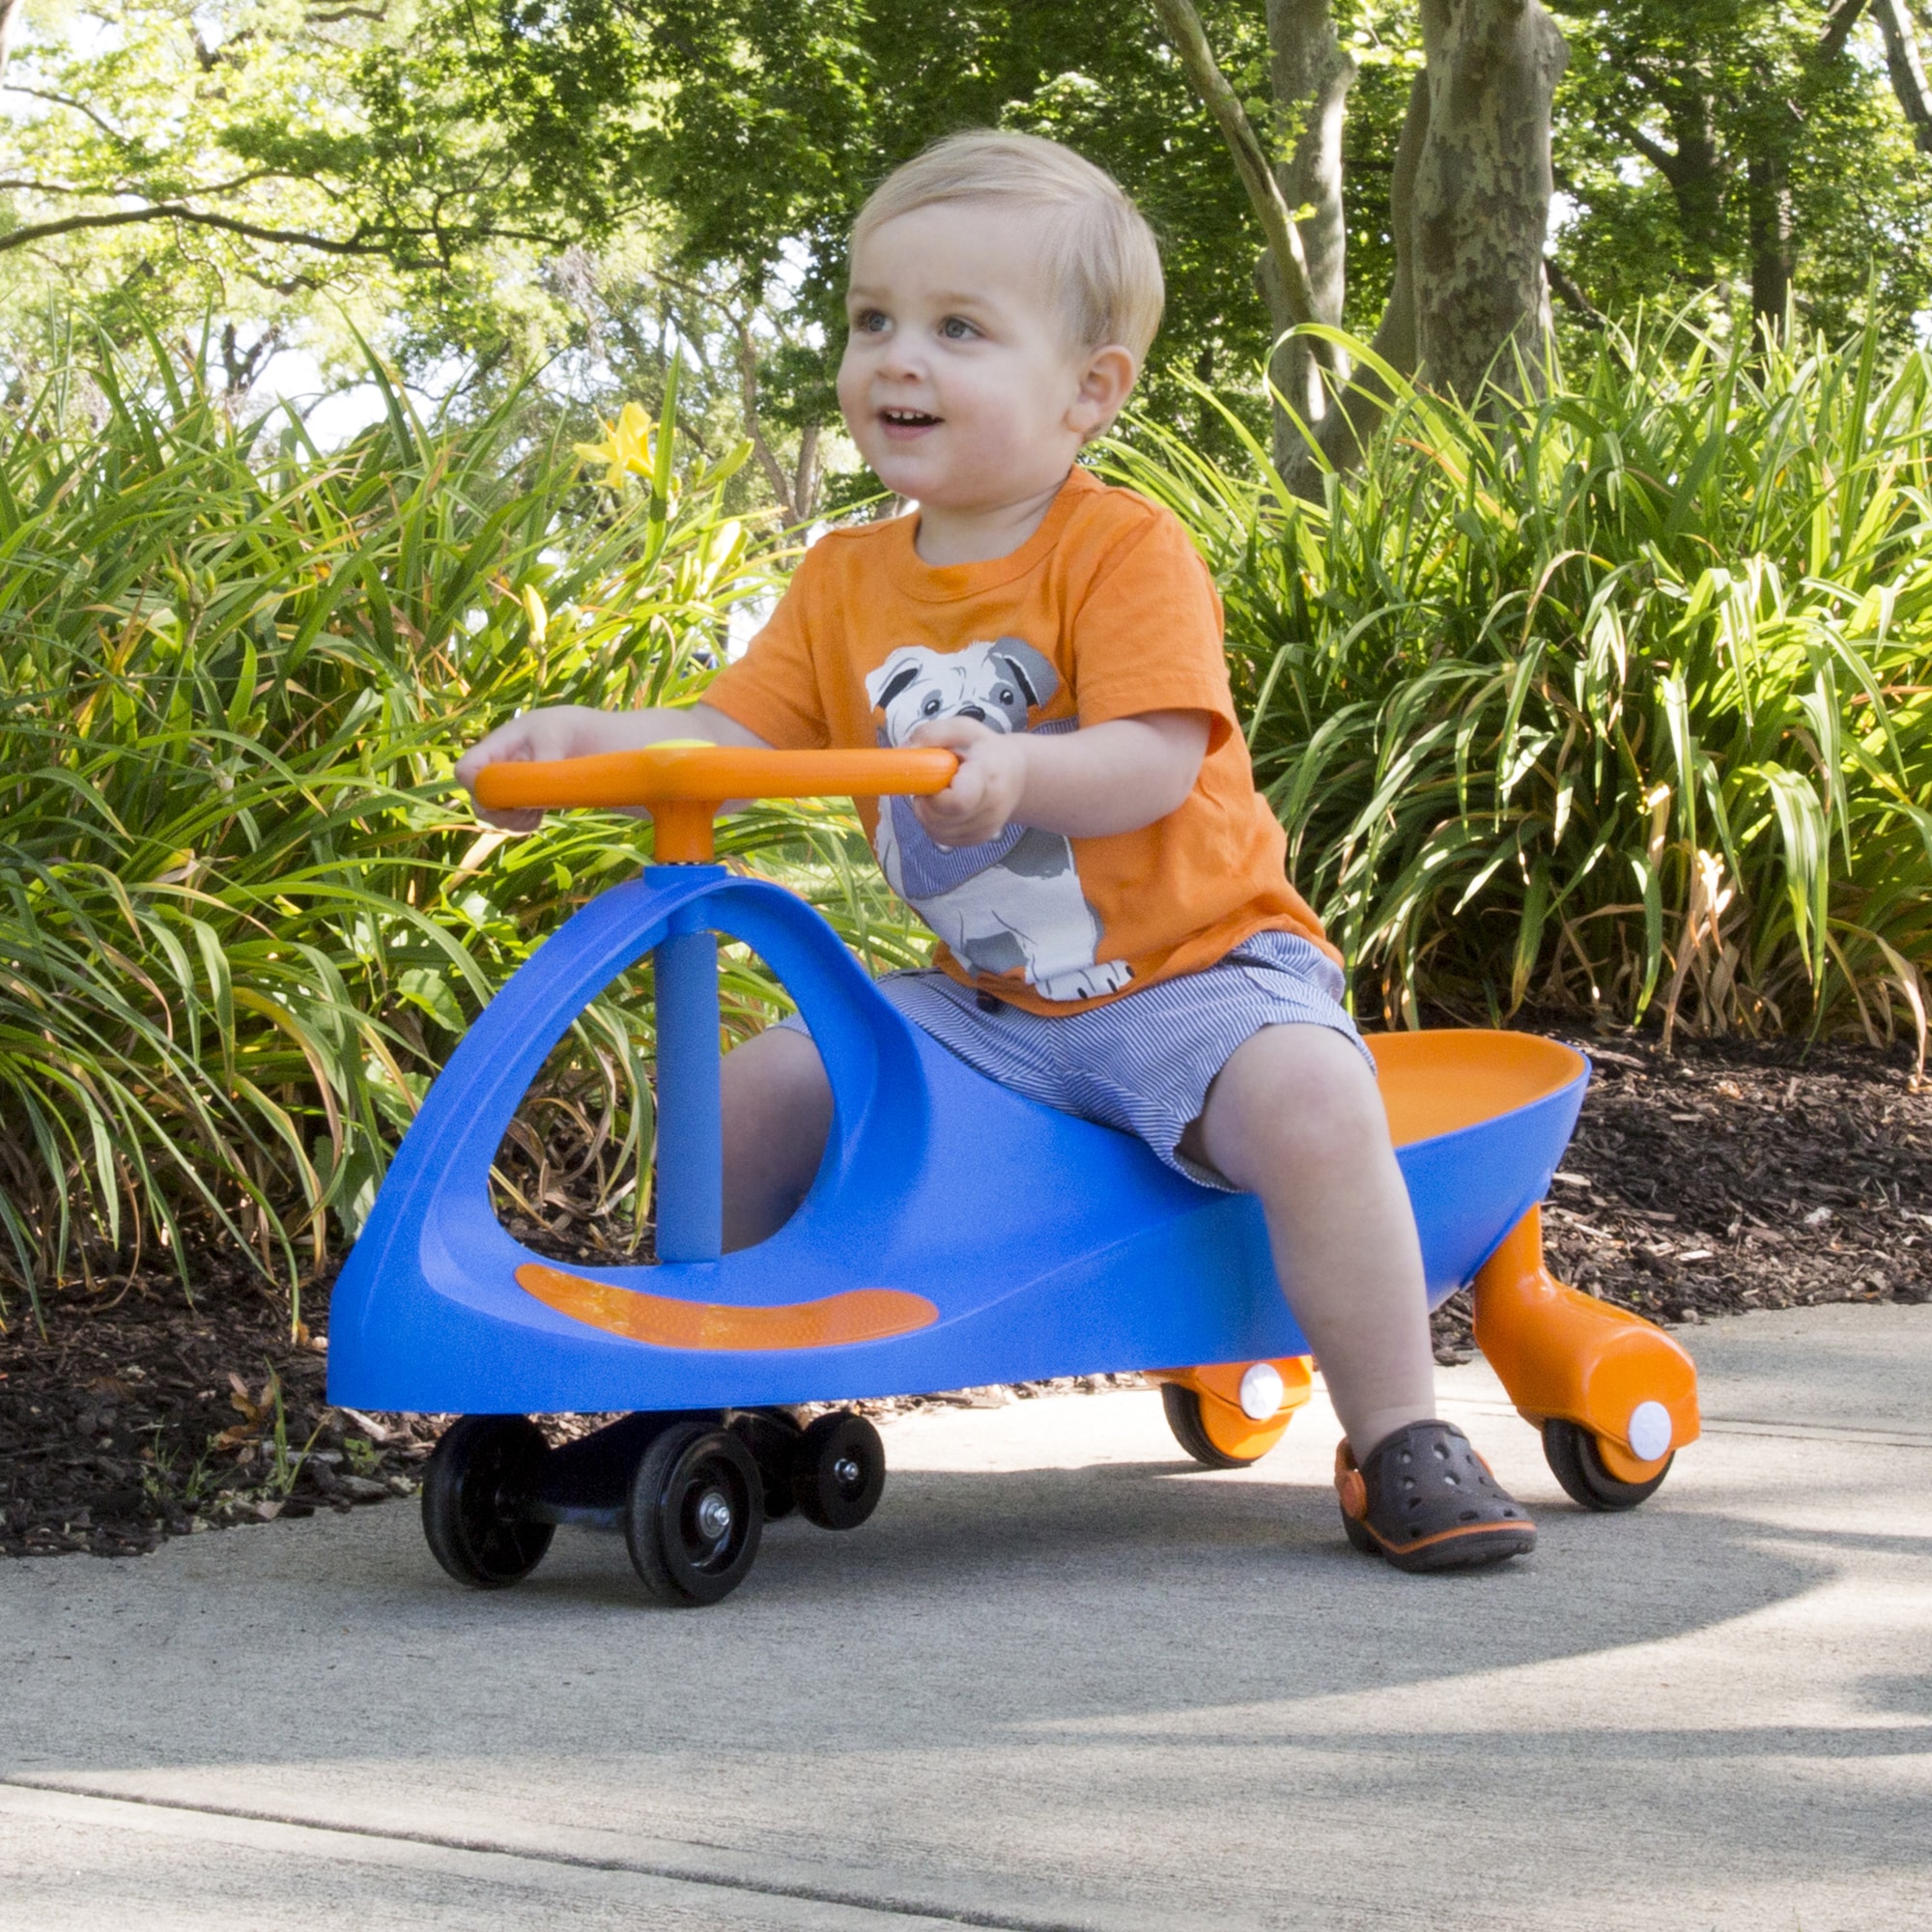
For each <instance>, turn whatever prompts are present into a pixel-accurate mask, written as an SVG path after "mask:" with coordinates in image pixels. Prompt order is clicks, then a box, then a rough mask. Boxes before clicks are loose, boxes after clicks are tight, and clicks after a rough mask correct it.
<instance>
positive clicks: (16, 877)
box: [0, 352, 906, 1292]
mask: <svg viewBox="0 0 1932 1932" xmlns="http://www.w3.org/2000/svg"><path fill="white" fill-rule="evenodd" d="M372 374H373V376H374V379H375V380H376V381H377V382H378V383H379V384H382V386H383V391H384V397H385V399H386V402H387V415H386V420H385V421H384V422H383V423H382V424H380V425H379V426H378V427H376V428H374V429H372V430H370V431H369V432H367V433H366V434H364V435H362V436H361V437H359V438H357V439H356V440H355V441H354V442H352V443H351V444H350V445H349V446H348V447H347V448H345V449H342V450H339V451H336V452H333V453H329V452H325V451H323V450H321V449H319V448H317V447H316V446H315V445H314V444H313V443H312V442H311V441H310V440H308V437H307V435H306V432H305V430H304V429H303V427H302V425H301V423H300V421H299V420H298V418H296V417H295V416H294V415H293V414H288V413H284V414H280V415H277V416H274V417H271V418H270V419H269V420H267V421H265V422H261V423H257V424H252V425H246V424H238V423H237V422H236V421H235V420H234V419H233V418H232V417H231V416H230V414H229V413H228V412H227V411H226V410H225V409H224V407H223V406H222V403H221V401H220V399H219V397H218V396H216V395H214V394H213V393H211V391H210V389H209V387H208V385H207V384H205V383H204V382H202V381H201V380H200V379H199V375H198V372H192V371H191V372H189V373H188V374H187V375H185V376H184V375H182V374H180V373H179V372H178V371H176V370H174V369H171V368H170V367H169V365H168V363H167V361H166V359H165V357H163V356H161V355H159V353H158V352H156V355H155V357H154V358H153V359H152V360H150V361H149V362H147V363H145V364H143V365H140V366H138V367H135V368H130V367H129V366H128V365H127V364H125V363H122V362H118V361H116V360H115V359H114V358H112V357H111V356H107V355H102V356H101V357H100V358H99V360H98V361H97V362H96V363H95V364H93V365H92V366H91V367H90V368H89V369H87V370H85V371H83V370H82V369H81V367H80V366H79V365H78V364H76V365H75V366H74V367H73V368H72V369H71V370H70V371H68V372H66V374H65V375H64V376H63V379H62V381H61V382H60V383H59V384H55V385H53V386H52V387H51V388H50V389H49V390H48V392H47V393H45V394H43V396H41V397H40V398H38V399H37V400H36V402H35V403H34V404H33V405H32V406H31V407H29V408H27V409H26V410H24V411H22V412H20V413H19V415H18V416H17V417H16V418H15V420H14V422H13V423H12V424H11V425H10V435H9V437H8V439H7V442H6V446H5V449H4V452H0V753H4V759H5V777H4V779H0V796H4V799H5V819H4V823H0V1228H4V1231H5V1239H4V1240H0V1267H5V1266H7V1264H11V1272H12V1273H13V1274H14V1275H15V1276H16V1277H17V1279H18V1280H19V1281H20V1282H22V1283H24V1284H26V1285H27V1287H28V1289H29V1291H30V1292H33V1291H35V1289H36V1287H37V1284H38V1283H40V1282H41V1281H43V1280H44V1279H46V1278H48V1277H49V1276H52V1275H54V1274H58V1273H62V1272H64V1271H71V1270H73V1269H76V1268H78V1269H80V1270H82V1271H85V1270H87V1269H88V1268H89V1267H91V1266H92V1265H94V1261H95V1258H96V1257H97V1256H112V1257H118V1258H119V1259H120V1261H121V1262H123V1263H125V1264H129V1265H131V1264H133V1263H135V1262H138V1260H139V1258H140V1255H141V1253H142V1251H143V1249H144V1248H147V1249H149V1250H150V1251H152V1247H153V1246H154V1245H155V1244H158V1245H159V1246H160V1247H162V1248H165V1249H168V1250H170V1251H172V1253H173V1254H174V1255H175V1256H176V1258H177V1262H178V1264H179V1263H180V1258H181V1257H182V1256H183V1254H184V1249H185V1236H186V1235H187V1233H188V1227H187V1225H186V1224H187V1223H189V1222H192V1223H194V1224H195V1225H196V1227H198V1228H199V1229H201V1230H203V1231H208V1230H220V1231H225V1234H226V1236H228V1237H229V1238H232V1239H236V1240H240V1241H242V1242H244V1243H245V1244H246V1246H247V1248H248V1249H249V1250H250V1251H251V1252H252V1253H254V1254H255V1255H256V1256H258V1257H259V1259H260V1261H261V1263H262V1264H263V1266H264V1268H265V1269H267V1270H271V1271H272V1272H273V1273H275V1274H276V1275H278V1276H279V1277H280V1278H281V1279H283V1280H284V1281H285V1282H287V1283H288V1284H289V1285H290V1287H291V1290H293V1289H294V1286H295V1284H296V1282H297V1280H298V1276H299V1274H300V1273H301V1271H302V1270H303V1268H304V1267H306V1266H313V1265H317V1264H321V1263H322V1262H323V1261H325V1260H326V1259H327V1255H328V1253H329V1247H330V1241H331V1238H332V1234H331V1230H333V1232H334V1234H337V1235H339V1234H341V1233H348V1234H353V1233H354V1232H355V1229H356V1228H357V1227H358V1226H359V1224H360V1220H361V1218H362V1216H363V1215H364V1214H365V1213H366V1211H367V1208H368V1205H369V1203H370V1201H371V1200H372V1199H373V1196H374V1191H375V1187H376V1184H377V1182H378V1180H379V1179H380V1178H381V1175H382V1172H383V1170H384V1165H385V1164H386V1160H387V1158H388V1154H389V1152H390V1151H391V1150H392V1148H393V1145H394V1143H395V1141H396V1139H397V1138H398V1137H399V1135H400V1132H401V1130H402V1128H403V1127H404V1126H405V1125H406V1124H407V1123H408V1122H409V1120H410V1118H411V1116H412V1113H413V1111H414V1108H415V1105H416V1103H417V1101H418V1099H419V1098H420V1096H421V1094H422V1093H423V1092H424V1090H425V1088H426V1087H427V1084H428V1082H429V1080H430V1078H431V1077H433V1075H434V1073H435V1071H436V1069H437V1068H438V1067H439V1066H440V1064H441V1062H442V1060H443V1059H444V1058H445V1057H446V1055H447V1053H448V1051H449V1049H450V1047H451V1046H452V1045H453V1044H454V1042H455V1040H456V1038H457V1037H459V1036H460V1035H461V1033H462V1031H463V1029H464V1028H465V1027H466V1026H467V1024H468V1023H469V1019H470V1018H471V1017H472V1016H473V1015H474V1013H475V1012H476V1010H477V1009H478V1008H479V1006H480V1005H481V1003H482V1002H484V1001H485V1000H487V998H488V997H489V996H490V994H491V993H492V992H493V991H494V990H495V988H496V987H497V985H498V984H500V983H501V981H502V980H503V979H504V978H505V977H506V976H507V975H508V973H509V972H510V971H512V970H513V969H514V968H515V967H516V965H517V964H518V963H520V962H521V960H522V959H523V958H524V957H525V956H526V954H527V952H529V950H530V948H531V947H532V945H533V944H534V943H535V942H536V941H538V940H540V939H541V938H542V937H543V936H545V935H546V934H547V933H548V932H549V931H551V930H552V929H553V928H554V926H555V925H556V924H558V923H560V922H561V920H562V919H563V918H564V917H565V916H566V915H567V913H568V912H569V911H571V910H572V909H573V908H574V907H575V906H576V905H578V904H580V903H581V902H582V900H584V899H585V898H587V897H588V896H589V895H592V894H593V893H595V892H596V891H598V890H600V889H601V888H602V887H603V886H604V885H606V884H609V883H611V882H612V881H613V879H615V878H617V877H621V876H624V875H625V874H627V873H629V872H631V871H633V870H635V868H636V867H637V866H638V864H639V862H640V861H641V860H642V859H644V858H646V857H647V856H648V854H649V850H650V837H649V828H648V826H647V825H645V824H642V823H639V821H636V820H633V819H631V818H627V817H624V816H621V815H618V814H614V813H574V814H571V815H569V816H568V817H566V818H558V819H553V820H552V821H550V822H549V823H548V824H547V826H546V827H545V829H544V830H543V831H542V832H541V833H539V834H537V835H535V836H532V837H530V838H505V837H503V836H502V835H498V834H495V833H490V832H485V831H482V830H481V829H480V828H479V827H478V825H477V823H476V821H475V820H474V818H473V817H472V816H471V814H470V813H469V809H468V805H467V802H466V801H463V800H462V799H461V797H460V795H452V792H451V789H450V786H449V782H448V774H449V771H450V767H451V765H452V763H453V761H454V758H455V756H456V755H457V753H459V752H460V750H461V748H462V746H463V745H465V744H466V743H469V742H470V741H472V740H473V739H474V738H475V737H476V736H478V735H479V734H480V733H481V732H482V731H483V730H484V729H487V728H488V727H489V726H490V725H494V724H496V723H497V722H499V721H500V720H501V719H502V718H504V717H506V716H508V715H510V714H512V713H513V712H514V711H516V710H517V709H519V708H522V707H524V706H526V705H533V704H537V703H571V702H581V703H596V704H602V705H607V706H610V705H632V704H643V703H660V702H671V703H676V702H682V701H684V700H686V699H688V698H690V697H693V696H696V694H697V693H698V692H699V691H700V690H701V689H702V686H703V683H704V681H705V679H706V678H707V677H708V676H709V674H710V669H711V667H712V666H713V665H714V664H715V663H716V662H717V661H718V659H719V658H720V656H721V655H722V652H723V649H724V645H725V627H726V622H727V618H728V614H729V612H730V611H731V610H732V608H733V607H734V606H735V605H736V604H737V603H738V602H740V601H741V600H743V599H745V598H748V597H752V596H754V595H757V594H759V593H760V592H762V591H763V590H765V589H766V587H767V585H768V582H769V576H768V572H769V568H770V565H771V562H772V560H773V558H774V556H775V555H777V554H779V552H778V549H777V546H776V544H775V541H774V536H775V533H773V532H769V531H767V532H762V533H760V532H758V531H755V530H753V529H750V528H748V527H747V526H745V525H743V524H742V523H741V522H739V521H737V520H735V519H733V518H730V517H728V516H727V515H725V512H724V509H723V507H722V486H723V484H724V482H725V479H726V477H727V476H728V474H729V473H730V470H731V469H732V468H733V467H734V466H735V464H736V462H738V461H740V460H742V453H740V454H739V455H735V456H733V457H731V458H728V459H726V460H725V461H724V462H721V463H718V464H710V465H707V464H705V463H703V462H701V461H699V460H697V459H696V457H695V456H693V455H692V453H691V452H690V451H689V450H688V449H685V448H682V447H680V445H679V444H678V441H677V439H676V437H675V435H674V432H673V431H672V429H671V428H669V427H668V426H666V427H662V428H654V429H651V430H650V433H649V434H648V435H645V434H643V433H642V431H640V430H639V427H638V425H637V424H635V423H633V424H632V425H631V430H632V434H631V435H630V438H629V448H630V452H631V455H632V458H633V461H632V462H631V465H630V471H629V472H626V471H625V470H624V469H622V468H621V467H618V468H615V469H612V470H611V473H610V475H609V478H608V480H607V484H606V485H605V487H601V488H600V487H596V486H595V485H594V484H593V483H592V482H591V481H589V480H586V478H585V477H584V475H583V473H582V466H581V465H580V464H579V463H578V461H577V460H576V458H575V457H574V456H573V455H572V454H571V452H570V451H568V450H561V451H558V450H530V449H526V448H522V447H519V446H517V445H516V444H515V443H514V442H513V440H512V435H513V429H512V423H513V413H512V412H511V411H509V410H505V411H504V412H502V414H500V415H499V416H498V417H497V418H495V419H493V420H492V421H490V422H486V423H484V424H483V425H481V426H480V427H477V428H474V429H470V430H467V431H463V432H460V433H459V432H454V431H449V432H445V431H442V430H439V429H433V428H426V427H425V426H424V424H423V423H422V422H421V421H420V420H419V419H418V418H417V417H416V416H415V415H414V414H413V413H412V411H411V409H410V407H409V406H408V404H407V401H406V399H405V397H404V395H403V393H402V392H401V391H400V389H399V388H397V387H396V386H394V385H393V384H390V383H389V381H388V379H387V378H386V377H385V376H384V372H383V371H382V370H381V369H380V368H376V369H374V370H373V371H372ZM87 383H91V384H93V385H94V387H95V391H96V393H95V396H94V397H93V399H92V402H93V409H94V412H95V413H96V415H97V416H98V423H90V421H89V413H90V412H89V408H88V402H89V399H88V398H87V397H86V396H84V395H82V394H81V393H80V391H81V389H82V387H83V386H84V384H87ZM673 409H674V393H673V399H672V402H671V404H670V405H668V407H667V411H666V415H667V419H668V422H669V420H670V419H671V415H672V410H673ZM632 472H634V473H632ZM849 838H850V833H849V826H848V822H847V821H845V820H843V819H841V818H840V817H839V815H838V814H837V813H834V812H828V811H824V810H814V809H810V808H806V809H801V810H791V811H773V810H761V811H756V812H752V813H748V814H746V815H745V816H743V817H741V818H740V819H738V820H736V821H734V823H733V824H732V825H731V827H729V828H728V830H727V833H726V836H725V838H723V839H722V840H721V849H722V850H723V851H724V852H725V854H726V855H727V856H735V857H737V858H739V859H741V860H749V859H750V858H751V857H753V856H754V855H757V854H759V853H783V854H785V855H787V856H788V857H789V858H790V859H791V860H792V861H793V862H794V863H797V864H806V865H807V866H808V870H809V869H810V866H809V862H810V860H811V859H812V857H813V855H814V854H816V855H817V858H818V860H819V862H820V874H821V875H820V876H818V877H817V878H816V880H815V883H816V884H817V886H818V887H819V889H820V895H821V896H823V897H825V898H826V899H827V901H828V903H829V905H830V906H831V909H832V910H833V911H834V912H835V913H837V912H838V909H839V903H840V901H841V898H842V899H843V900H845V901H847V902H848V903H849V906H850V907H851V908H853V909H856V915H857V917H858V919H859V920H860V922H861V923H862V924H863V923H864V922H866V921H867V920H869V921H871V923H872V925H873V926H874V927H875V928H877V929H876V930H875V931H874V932H873V937H874V938H875V939H876V940H877V941H878V942H879V943H880V944H882V945H883V946H884V947H885V953H884V954H882V956H888V955H890V954H891V953H892V952H893V950H894V947H895V945H896V946H897V947H898V948H899V949H900V950H901V951H902V950H903V947H904V945H905V943H906V940H905V936H904V934H903V931H902V929H900V930H897V931H894V930H887V929H885V928H880V927H878V920H877V913H876V908H875V905H874V903H873V902H872V901H870V900H867V899H866V898H865V895H863V894H860V895H854V894H853V893H852V892H851V891H850V890H849V889H848V888H849V884H850V881H849V880H847V881H841V880H840V878H839V876H838V866H840V865H847V866H848V867H849V858H848V855H847V846H848V844H849ZM848 923H849V921H848ZM885 925H886V927H891V925H892V922H891V920H890V919H888V920H887V921H886V923H885ZM854 936H855V937H865V936H866V934H865V932H864V931H863V930H855V933H854ZM647 985H648V974H647V972H644V973H641V974H639V975H634V976H632V977H631V980H629V981H628V982H624V983H620V984H619V985H618V986H616V987H613V988H612V989H611V994H610V995H608V996H607V997H606V998H605V999H603V1000H602V1001H600V1002H598V1003H597V1004H596V1005H595V1006H593V1007H592V1008H591V1009H589V1010H588V1011H587V1012H586V1013H585V1014H583V1015H582V1017H581V1019H580V1021H579V1022H578V1024H577V1025H576V1027H575V1028H574V1029H573V1030H572V1034H571V1037H570V1039H569V1041H568V1042H567V1043H566V1046H565V1047H564V1048H562V1049H560V1050H559V1055H558V1056H557V1058H556V1059H555V1060H554V1063H553V1066H552V1068H551V1070H550V1075H549V1078H548V1086H547V1089H546V1092H547V1094H548V1097H549V1101H550V1103H551V1104H553V1105H555V1106H561V1107H563V1108H565V1109H566V1110H574V1112H575V1113H576V1114H577V1115H578V1116H579V1117H581V1118H582V1119H584V1120H586V1121H587V1122H589V1123H590V1125H591V1128H592V1134H591V1138H592V1140H593V1141H594V1143H595V1146H596V1149H597V1152H598V1157H599V1160H600V1162H601V1163H602V1171H603V1172H605V1173H606V1174H608V1175H609V1176H611V1177H612V1179H611V1186H612V1188H613V1189H618V1188H619V1186H620V1183H619V1181H618V1180H617V1179H616V1177H618V1176H620V1175H621V1174H623V1173H624V1172H625V1171H626V1170H628V1172H629V1175H630V1179H629V1182H628V1184H626V1185H622V1186H621V1192H623V1193H624V1194H626V1195H635V1202H634V1207H635V1208H637V1210H638V1211H639V1212H641V1208H642V1204H643V1202H644V1200H645V1198H646V1196H647V1192H648V1189H647V1184H646V1169H647V1165H648V1158H649V1151H650V1136H651V1113H650V1106H649V1090H648V1087H647V1084H646V1074H647V1067H648V1060H649V1054H650V1037H649V1028H648V1007H647V1003H646V1002H645V1001H644V1000H643V999H642V998H641V995H642V993H643V992H644V990H645V988H646V987H647ZM726 997H727V1001H729V1002H731V1003H732V1006H733V1009H734V1011H735V1013H736V1014H737V1017H738V1021H739V1023H740V1024H747V1025H748V1024H752V1023H753V1022H754V1021H755V1019H756V1018H758V1017H760V1016H762V1012H763V1011H764V1010H767V1009H769V1007H770V1006H771V1005H772V1004H774V1003H775V1002H777V1001H778V1000H780V999H781V995H780V994H779V993H778V991H777V989H776V988H775V986H774V985H773V984H772V982H771V981H770V980H769V979H768V978H766V977H765V976H763V975H762V974H761V972H760V971H759V969H758V968H757V967H756V966H755V964H754V963H752V962H740V963H739V964H737V965H735V966H734V968H733V970H732V972H731V974H730V976H729V977H728V980H727V986H726ZM190 1286H191V1283H190Z"/></svg>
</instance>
